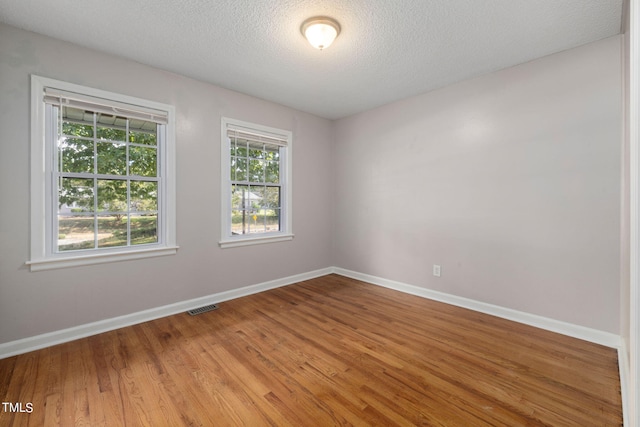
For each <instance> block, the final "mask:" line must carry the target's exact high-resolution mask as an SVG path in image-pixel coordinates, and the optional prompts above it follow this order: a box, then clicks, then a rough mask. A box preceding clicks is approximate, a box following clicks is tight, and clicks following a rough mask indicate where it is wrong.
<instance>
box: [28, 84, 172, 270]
mask: <svg viewBox="0 0 640 427" xmlns="http://www.w3.org/2000/svg"><path fill="white" fill-rule="evenodd" d="M45 89H47V90H53V91H54V92H55V91H60V92H66V93H73V94H77V95H79V97H80V99H87V100H89V101H90V102H91V101H93V100H95V101H97V100H99V101H100V102H101V103H103V105H105V106H107V107H114V108H123V107H124V108H127V107H129V108H131V109H132V110H134V111H136V110H140V111H147V112H148V111H157V112H158V113H159V114H162V115H163V116H166V119H167V123H166V125H165V137H164V138H161V139H162V141H160V140H159V142H158V150H159V152H158V175H159V178H160V181H161V182H162V185H161V186H160V188H161V190H160V194H159V197H158V198H159V203H158V243H156V244H145V245H141V246H140V247H135V246H127V247H117V248H102V249H88V250H78V251H68V252H57V251H55V250H54V248H53V246H54V242H55V241H57V237H56V236H54V234H53V233H54V232H55V230H57V227H56V226H55V225H56V224H55V221H56V219H55V218H56V213H57V212H56V211H55V209H56V207H55V206H54V204H55V203H54V202H53V201H52V200H53V194H52V193H53V191H52V188H53V187H52V179H53V178H52V176H53V175H52V173H53V164H54V162H55V150H53V147H51V144H47V141H56V140H57V130H56V129H52V128H50V127H51V126H47V124H48V123H51V118H50V120H47V117H46V115H47V108H46V104H45V102H44V94H45ZM175 177H176V174H175V108H174V107H173V106H172V105H168V104H162V103H159V102H155V101H148V100H145V99H140V98H135V97H132V96H128V95H122V94H118V93H113V92H107V91H104V90H100V89H94V88H90V87H85V86H81V85H77V84H73V83H68V82H63V81H60V80H54V79H50V78H47V77H41V76H37V75H32V76H31V212H30V214H31V248H30V249H31V251H30V252H31V254H30V260H28V261H27V262H26V264H27V265H29V267H30V269H31V271H39V270H49V269H55V268H64V267H74V266H80V265H88V264H100V263H105V262H115V261H123V260H131V259H140V258H148V257H155V256H163V255H171V254H175V253H176V252H177V250H178V246H177V244H176V202H175V200H176V197H175V193H176V184H175V182H176V181H175Z"/></svg>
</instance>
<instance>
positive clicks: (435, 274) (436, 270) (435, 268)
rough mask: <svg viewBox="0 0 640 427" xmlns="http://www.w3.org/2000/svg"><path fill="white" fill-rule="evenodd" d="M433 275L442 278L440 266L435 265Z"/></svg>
mask: <svg viewBox="0 0 640 427" xmlns="http://www.w3.org/2000/svg"><path fill="white" fill-rule="evenodd" d="M433 275H434V276H436V277H440V266H439V265H438V264H433Z"/></svg>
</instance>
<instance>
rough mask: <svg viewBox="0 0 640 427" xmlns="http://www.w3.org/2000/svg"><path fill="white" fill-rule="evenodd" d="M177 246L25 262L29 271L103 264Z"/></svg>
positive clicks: (157, 253) (173, 250) (172, 250)
mask: <svg viewBox="0 0 640 427" xmlns="http://www.w3.org/2000/svg"><path fill="white" fill-rule="evenodd" d="M178 248H179V246H163V247H160V248H146V249H138V250H131V251H122V252H109V253H101V254H90V255H78V256H65V257H60V258H46V259H38V260H31V261H27V262H26V263H25V264H26V265H28V266H29V268H30V269H31V271H42V270H53V269H56V268H66V267H77V266H81V265H92V264H103V263H107V262H116V261H126V260H132V259H142V258H151V257H157V256H165V255H175V254H176V253H177V252H178Z"/></svg>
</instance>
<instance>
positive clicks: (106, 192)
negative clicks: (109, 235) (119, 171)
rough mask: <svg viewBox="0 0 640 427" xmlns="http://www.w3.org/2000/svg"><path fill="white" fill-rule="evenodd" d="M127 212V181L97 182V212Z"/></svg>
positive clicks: (108, 180) (109, 180)
mask: <svg viewBox="0 0 640 427" xmlns="http://www.w3.org/2000/svg"><path fill="white" fill-rule="evenodd" d="M126 210H127V181H123V180H115V179H99V180H98V211H99V212H124V211H126Z"/></svg>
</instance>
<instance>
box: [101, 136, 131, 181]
mask: <svg viewBox="0 0 640 427" xmlns="http://www.w3.org/2000/svg"><path fill="white" fill-rule="evenodd" d="M97 151H98V173H99V174H104V175H126V174H127V147H126V146H125V145H124V144H114V143H111V142H98V145H97Z"/></svg>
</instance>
